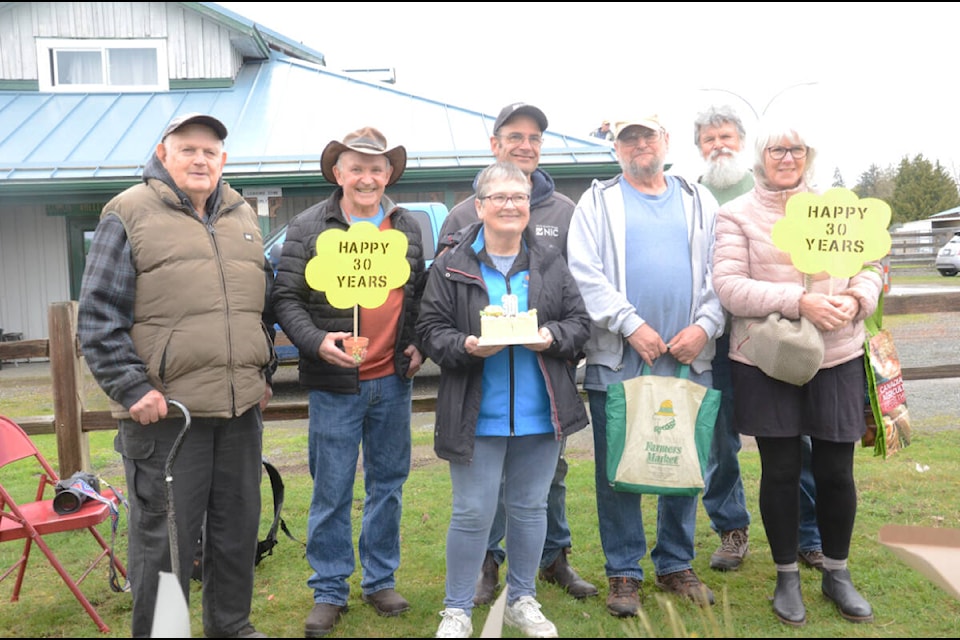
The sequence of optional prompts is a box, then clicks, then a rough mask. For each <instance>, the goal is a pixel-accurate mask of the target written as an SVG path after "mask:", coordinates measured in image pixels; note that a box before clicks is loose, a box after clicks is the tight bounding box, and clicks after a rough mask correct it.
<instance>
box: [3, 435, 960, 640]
mask: <svg viewBox="0 0 960 640" xmlns="http://www.w3.org/2000/svg"><path fill="white" fill-rule="evenodd" d="M952 420H953V422H952V424H953V425H954V429H951V430H938V429H939V428H938V429H924V425H914V430H915V435H914V440H913V443H912V444H911V446H910V447H908V448H907V449H906V450H904V451H903V452H901V453H898V454H896V455H895V456H894V457H892V458H890V459H887V460H884V459H881V458H876V457H874V456H873V455H872V450H869V449H858V450H857V455H856V475H857V479H858V487H859V492H860V504H859V511H858V516H857V525H856V529H855V531H854V539H853V548H852V551H851V556H850V568H851V571H852V574H853V577H854V580H855V582H856V584H857V586H858V587H859V589H860V590H861V592H862V593H863V594H864V595H865V596H866V597H867V598H868V599H869V600H870V602H871V603H872V605H873V608H874V612H875V617H876V621H875V622H874V623H873V624H863V625H857V624H853V623H850V622H847V621H845V620H843V619H842V618H841V617H840V616H839V614H838V613H837V612H836V610H835V608H834V606H833V605H832V604H831V603H829V602H828V601H826V600H825V599H824V598H823V597H822V596H821V595H820V585H819V573H817V572H816V571H813V570H810V569H803V570H802V579H803V591H804V600H805V603H806V606H807V617H808V622H807V625H806V626H805V627H802V628H799V629H798V628H793V627H788V626H785V625H783V624H780V623H779V622H777V621H776V619H775V618H774V616H773V613H772V612H771V608H770V602H769V599H770V597H771V596H772V593H773V586H774V581H775V574H774V567H773V564H772V560H771V558H770V554H769V550H768V548H767V544H766V538H765V536H764V531H763V526H762V524H761V521H760V514H759V510H758V508H757V492H758V483H759V473H760V470H759V456H758V454H757V453H756V452H755V451H750V450H744V451H743V452H742V453H741V463H742V466H743V476H744V482H745V485H746V488H747V495H748V500H749V503H750V508H751V511H752V513H753V524H752V526H751V528H750V534H751V535H750V544H751V554H750V556H749V557H748V558H747V560H746V561H745V563H744V566H743V568H742V569H741V570H740V571H737V572H730V573H718V572H714V571H712V570H711V569H709V567H708V564H709V558H710V554H711V553H712V552H713V551H714V549H715V548H716V546H717V543H718V538H717V536H716V535H715V534H714V533H712V532H711V531H710V528H709V523H708V520H707V518H706V514H705V513H704V511H703V509H702V508H701V509H700V513H699V521H698V529H697V538H696V544H697V553H698V555H697V558H696V559H695V561H694V568H695V570H696V571H697V573H698V574H699V575H700V576H701V578H702V579H703V580H704V581H705V582H706V583H707V584H708V585H709V586H710V587H711V588H712V589H713V590H714V592H715V593H716V596H717V605H716V606H715V607H713V608H711V609H709V610H706V611H704V610H701V609H700V608H698V607H696V606H694V605H693V604H691V603H687V602H677V601H673V600H671V599H670V598H666V597H664V596H663V595H662V594H659V593H658V592H657V590H656V588H655V587H654V586H653V583H652V574H653V568H652V565H651V564H650V561H649V558H648V557H647V558H645V559H644V560H643V563H642V565H643V568H644V570H645V571H646V573H647V579H646V580H645V583H644V588H645V591H646V594H647V595H646V601H645V605H644V610H645V615H644V617H642V618H638V619H633V620H621V619H617V618H613V617H612V616H610V615H609V614H608V613H607V612H606V609H605V597H606V593H607V589H606V580H605V578H604V572H603V553H602V550H601V548H600V540H599V537H598V534H597V516H596V508H595V499H594V475H593V461H592V459H591V458H590V457H588V455H587V454H584V453H582V452H581V453H574V454H573V455H572V457H571V460H570V472H569V475H568V478H567V486H568V494H567V511H568V518H569V521H570V525H571V527H572V529H573V541H574V549H573V554H572V556H571V562H572V564H573V565H574V566H575V567H576V569H577V570H578V571H579V572H580V573H581V575H582V576H583V577H584V578H586V579H588V580H590V581H592V582H594V583H595V584H597V585H598V586H599V587H600V596H599V597H595V598H590V599H587V600H585V601H576V600H574V599H572V598H570V597H569V596H567V595H566V594H565V593H563V592H562V591H561V590H560V589H559V588H557V587H555V586H553V585H546V584H541V585H539V594H538V597H539V599H540V601H541V602H542V604H543V611H544V613H545V615H546V616H547V617H548V618H550V619H551V620H553V621H554V623H555V624H556V625H557V627H558V629H559V632H560V635H561V636H562V637H589V638H597V637H644V636H646V637H669V636H674V637H676V636H684V637H735V636H736V637H763V638H768V637H784V638H792V637H808V636H815V637H888V638H903V637H924V638H932V637H942V638H947V637H950V638H955V637H958V636H960V603H958V601H957V600H955V599H954V598H953V597H951V596H950V595H949V594H947V592H946V591H944V590H943V589H941V588H940V587H938V586H936V585H935V584H934V583H933V582H931V581H930V580H929V579H927V578H926V577H924V576H922V575H921V574H920V573H918V572H917V571H915V570H913V569H911V568H910V567H908V566H907V565H906V564H904V563H903V562H902V561H900V560H899V559H898V558H897V557H896V556H895V555H894V554H893V553H892V552H891V551H890V550H889V549H887V548H885V547H884V546H882V545H881V544H880V543H879V542H878V540H877V532H878V530H879V529H880V527H882V526H883V525H884V524H887V523H896V524H904V525H916V526H924V527H947V528H960V503H958V501H957V487H958V486H960V465H958V464H957V456H956V452H957V450H958V449H960V430H956V429H955V426H956V418H955V416H954V417H952ZM942 423H943V420H938V421H937V424H938V425H939V424H942ZM112 438H113V433H112V432H94V433H91V434H90V442H91V452H92V457H93V464H94V467H95V469H96V470H97V471H98V472H99V473H100V474H101V475H103V477H104V478H105V479H106V480H107V481H108V482H110V483H111V484H114V485H116V486H118V487H121V488H123V477H122V472H121V470H120V466H119V463H118V459H117V454H115V453H114V452H113V448H112ZM35 441H36V442H37V443H38V444H39V446H40V447H41V449H42V451H43V452H44V454H45V455H46V456H47V457H48V458H49V459H52V460H55V459H56V456H55V450H54V447H55V446H56V443H55V438H54V436H52V435H50V436H36V437H35ZM264 441H265V446H264V451H265V455H266V456H267V457H268V458H270V459H271V460H272V461H274V463H275V464H278V466H279V467H280V468H281V472H282V473H283V478H284V482H285V485H286V502H285V505H284V511H283V517H284V518H285V520H286V522H287V524H288V525H289V527H290V529H291V531H292V532H293V534H294V535H295V536H296V537H298V538H300V539H301V540H302V539H304V536H305V530H306V516H307V505H308V503H309V495H310V491H311V481H310V478H309V475H308V473H306V471H305V458H304V452H305V451H306V429H305V427H300V428H298V427H296V426H294V427H290V426H286V427H285V428H281V427H280V426H279V424H278V423H268V425H267V428H266V432H265V438H264ZM431 442H432V432H431V430H430V428H429V426H420V427H417V428H416V429H415V430H414V443H415V448H416V449H418V450H419V451H420V453H421V455H422V454H423V452H424V451H426V452H428V453H429V447H430V446H431ZM418 460H419V462H418V463H417V464H416V465H415V468H414V470H413V471H412V473H411V476H410V479H409V481H408V482H407V484H406V487H405V490H404V515H403V523H402V550H403V561H402V565H401V567H400V570H399V572H398V574H397V586H398V590H399V591H401V593H403V594H404V595H405V596H406V597H407V598H408V599H409V600H410V602H411V604H412V608H411V610H410V611H409V612H407V613H404V614H403V615H401V616H399V617H397V618H382V617H379V616H377V615H376V614H375V612H374V611H373V609H372V607H370V606H369V605H366V604H364V603H362V602H361V600H360V589H359V573H357V574H355V575H354V576H353V577H352V579H351V585H352V591H351V596H350V603H349V606H350V610H349V612H348V613H347V614H346V615H345V616H344V618H343V620H342V622H341V623H340V624H339V625H338V626H337V627H336V629H335V631H334V633H332V634H331V636H330V637H333V638H351V637H353V638H356V637H410V638H415V637H430V636H432V635H433V634H434V632H435V631H436V628H437V625H438V624H439V622H440V618H439V616H438V615H437V614H438V612H439V611H440V610H441V609H442V608H443V604H442V603H443V594H444V575H445V554H444V543H445V538H446V528H447V523H448V520H449V514H450V483H449V477H448V472H447V466H446V464H445V463H442V462H438V461H435V460H432V459H429V455H422V457H420V458H418ZM918 464H919V465H921V468H923V467H929V469H928V470H926V471H924V472H922V473H921V472H919V471H918V470H917V465H918ZM3 482H4V484H5V485H7V484H10V485H13V486H14V487H17V488H19V489H25V488H26V487H28V486H31V487H32V486H35V478H32V477H28V476H25V475H22V474H16V473H8V472H7V470H5V472H4V478H3ZM262 491H263V496H262V498H263V504H264V505H265V509H264V517H263V520H262V530H261V535H264V534H265V533H266V529H267V528H268V527H269V524H270V511H271V508H270V505H272V496H271V493H270V483H269V480H267V479H264V482H263V486H262ZM362 499H363V492H362V481H361V479H360V477H359V476H358V480H357V486H356V499H355V506H356V508H355V511H354V519H355V531H354V533H355V535H356V534H357V533H359V518H360V509H361V505H362ZM655 504H656V500H655V498H654V497H650V496H646V497H644V499H643V509H644V515H645V524H646V529H647V534H648V540H650V542H651V545H652V543H653V525H654V522H655V511H654V508H655ZM124 527H125V518H121V535H120V536H119V539H118V543H117V550H118V552H119V553H120V554H121V557H125V535H123V531H124ZM102 529H103V531H104V533H105V534H107V535H109V527H108V526H106V525H104V526H103V527H102ZM58 538H62V539H58ZM51 542H53V543H55V544H54V546H55V549H56V552H57V553H58V554H62V558H64V559H66V560H67V561H68V562H69V563H70V565H71V567H72V568H73V569H74V570H75V571H79V570H80V569H79V562H80V560H81V557H82V556H85V555H88V554H89V553H90V552H91V551H92V549H93V547H92V545H91V543H90V541H88V539H87V538H86V537H84V536H80V535H78V534H69V535H61V536H55V537H54V538H52V539H51ZM18 551H19V544H14V543H7V544H4V545H0V567H4V568H5V567H6V566H8V565H9V564H10V563H11V562H13V560H14V559H15V557H16V555H17V553H18ZM358 571H359V568H358ZM256 572H257V583H256V590H255V594H254V601H253V622H254V624H255V625H256V626H257V628H258V629H260V630H262V631H264V632H266V633H267V634H269V635H270V636H272V637H301V634H302V633H303V622H304V619H305V618H306V615H307V613H308V612H309V610H310V608H311V606H312V604H313V602H312V593H311V591H310V590H309V589H308V588H307V587H306V584H305V583H306V580H307V578H308V577H309V576H310V573H311V570H310V568H309V566H308V565H307V562H306V560H305V559H304V550H303V547H301V546H300V545H299V544H298V543H297V542H294V541H292V540H290V539H288V538H286V537H285V536H283V534H281V535H280V542H279V544H278V545H277V547H276V548H275V549H274V553H273V555H272V556H269V557H267V558H265V559H264V560H263V562H262V563H261V564H260V566H259V567H258V568H257V570H256ZM74 575H76V573H74ZM107 577H108V576H107V571H106V568H105V567H103V568H100V569H98V570H96V571H94V573H92V574H91V575H90V576H89V577H88V578H87V580H86V582H84V584H83V585H82V588H83V590H84V592H85V593H87V594H88V596H89V597H90V598H91V599H92V600H93V601H94V603H95V604H96V606H97V607H98V610H99V611H100V613H101V615H102V616H103V617H104V619H105V620H106V621H107V623H108V624H109V625H110V627H111V631H110V633H109V634H100V633H98V631H97V629H96V627H95V625H94V624H93V622H92V621H91V620H90V618H89V617H88V616H87V615H86V613H85V612H84V611H83V609H82V608H81V607H80V605H79V604H78V603H77V601H76V600H75V599H74V598H73V596H72V595H71V594H70V592H69V591H68V590H67V589H66V588H65V587H64V585H63V583H62V582H61V581H60V579H59V577H58V576H57V575H56V574H55V573H54V572H53V571H52V570H51V569H50V567H49V566H48V565H47V564H46V562H45V560H44V558H43V556H42V555H41V554H40V553H39V552H38V551H37V550H34V553H33V554H32V556H31V562H30V567H29V570H28V572H27V577H26V581H25V584H24V591H23V594H22V597H21V599H20V601H19V602H16V603H11V602H9V598H10V593H11V592H12V588H13V585H12V582H13V578H12V577H11V578H10V579H8V580H6V581H4V582H3V583H0V585H2V586H0V629H2V631H0V635H3V636H7V637H23V638H26V637H126V636H128V635H129V617H130V596H129V595H128V594H117V593H113V592H111V591H110V589H109V587H108V581H107ZM502 579H503V572H501V580H502ZM199 589H200V585H199V583H194V590H193V594H192V598H191V600H192V603H191V613H192V625H193V632H194V635H196V636H198V637H199V636H202V632H203V631H202V624H201V623H200V592H199ZM487 612H488V607H480V608H478V609H477V610H475V611H474V629H475V631H474V636H475V637H479V634H480V629H481V628H482V626H483V622H484V620H485V618H486V615H487ZM504 637H519V636H518V634H517V633H516V632H515V630H513V629H511V628H509V627H506V628H504Z"/></svg>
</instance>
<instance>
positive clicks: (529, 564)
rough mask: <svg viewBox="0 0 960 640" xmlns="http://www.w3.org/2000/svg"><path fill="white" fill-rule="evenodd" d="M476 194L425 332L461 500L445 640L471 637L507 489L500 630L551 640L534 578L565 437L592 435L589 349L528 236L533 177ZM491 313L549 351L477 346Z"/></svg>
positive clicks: (425, 310) (436, 270) (553, 254)
mask: <svg viewBox="0 0 960 640" xmlns="http://www.w3.org/2000/svg"><path fill="white" fill-rule="evenodd" d="M476 193H477V197H476V201H475V205H476V207H477V213H478V217H479V222H476V223H474V224H473V225H472V226H470V227H468V228H467V229H466V230H464V235H463V239H462V241H461V242H460V244H458V245H457V246H456V247H454V248H452V249H450V250H448V251H446V252H445V253H443V254H442V255H441V256H440V257H439V258H437V259H436V261H435V262H434V263H433V265H432V267H431V269H430V274H429V277H428V280H427V285H426V290H425V291H424V294H423V299H422V301H421V307H420V317H419V321H418V322H417V333H418V334H419V337H420V341H421V347H422V349H423V350H424V352H425V353H426V354H427V356H428V357H429V358H431V359H432V360H433V361H434V362H436V363H437V364H438V365H439V367H440V386H439V390H438V392H437V412H436V426H435V431H434V449H435V451H436V453H437V455H438V456H439V457H440V458H443V459H444V460H447V461H449V463H450V478H451V485H452V489H453V512H452V515H451V519H450V526H449V529H448V531H447V579H446V597H445V598H444V606H445V609H444V610H443V611H442V612H441V613H440V615H441V617H442V620H441V623H440V628H439V630H438V631H437V637H438V638H439V637H446V638H458V637H469V636H470V634H471V633H472V630H473V626H472V624H471V621H470V616H471V612H472V610H473V596H474V590H475V586H476V580H477V575H478V574H479V573H480V567H481V564H482V563H483V559H484V556H485V554H486V548H487V536H488V532H489V529H490V525H491V524H492V522H493V518H494V514H495V512H496V508H497V500H498V494H499V488H500V481H501V478H503V479H504V504H505V507H506V513H507V528H508V530H509V532H510V534H509V536H508V537H507V541H506V546H507V557H508V558H509V566H508V571H507V579H506V582H507V586H508V587H509V589H508V593H507V608H506V611H505V613H504V621H505V622H506V623H507V624H508V625H510V626H513V627H517V628H519V629H520V630H521V631H522V632H523V633H524V634H525V635H527V636H531V637H541V638H547V637H556V636H557V630H556V627H554V625H553V623H551V622H550V621H549V620H547V619H546V618H545V617H544V616H543V614H542V613H541V612H540V603H539V602H537V600H536V577H537V570H538V567H539V562H540V555H541V552H542V549H543V541H544V537H545V535H546V509H547V492H548V490H549V488H550V481H551V479H552V477H553V473H554V470H555V469H556V460H557V456H558V454H559V447H560V436H561V435H563V436H568V435H570V434H572V433H575V432H576V431H579V430H580V429H583V428H584V427H586V426H587V423H588V420H587V413H586V410H585V408H584V405H583V402H582V400H581V398H580V395H579V393H578V391H577V385H576V380H575V371H574V368H573V367H572V366H571V363H575V362H576V361H577V359H578V357H579V354H580V351H581V349H582V347H583V345H584V343H585V342H586V340H587V338H588V337H589V334H590V318H589V316H588V315H587V312H586V308H585V307H584V303H583V299H582V298H581V296H580V292H579V289H578V288H577V285H576V283H575V282H574V280H573V278H572V276H571V275H570V272H569V270H568V269H567V266H566V262H565V260H564V259H563V256H562V255H561V253H560V250H559V249H558V248H556V247H553V246H549V245H546V244H538V243H537V240H536V238H535V237H534V235H533V234H532V233H530V232H528V230H527V224H528V222H529V221H530V181H529V180H528V179H527V177H526V175H525V174H524V173H523V172H522V171H521V170H520V169H519V168H518V167H517V166H516V165H513V164H509V163H499V162H498V163H495V164H492V165H490V166H489V167H487V168H486V169H484V170H483V171H482V172H481V173H480V175H479V176H478V178H477V185H476ZM491 305H492V306H494V307H500V308H499V309H490V308H488V306H491ZM482 312H485V313H491V312H493V313H497V312H499V313H501V314H502V315H504V316H507V317H510V316H511V315H512V316H521V315H522V316H526V317H528V318H529V317H530V316H533V317H535V318H536V320H537V322H538V324H539V329H538V332H537V335H539V338H540V341H538V342H535V341H533V340H532V339H531V335H529V334H524V335H516V336H514V338H513V339H511V338H509V337H507V338H504V337H502V336H501V337H499V338H497V339H495V340H490V339H487V340H481V336H480V334H481V330H480V326H481V313H482ZM508 342H513V343H514V344H505V343H508ZM487 343H496V344H487Z"/></svg>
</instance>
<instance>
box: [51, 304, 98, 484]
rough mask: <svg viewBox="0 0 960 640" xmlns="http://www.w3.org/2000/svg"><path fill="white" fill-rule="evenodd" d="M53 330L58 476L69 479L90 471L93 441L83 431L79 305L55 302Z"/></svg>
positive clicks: (54, 420) (52, 366) (52, 364)
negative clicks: (78, 331) (78, 336)
mask: <svg viewBox="0 0 960 640" xmlns="http://www.w3.org/2000/svg"><path fill="white" fill-rule="evenodd" d="M47 317H48V325H49V330H50V373H51V376H52V379H53V422H54V424H53V426H54V429H55V431H56V434H57V457H58V459H59V466H60V468H59V469H58V473H59V474H60V476H61V477H63V478H68V477H70V476H71V475H73V474H74V473H76V472H77V471H85V470H86V471H89V470H90V468H91V464H90V441H89V438H88V437H87V434H86V433H84V431H83V423H82V414H83V399H82V397H81V394H80V342H79V339H78V338H77V303H76V302H74V301H69V302H55V303H53V304H51V305H50V309H49V310H48V312H47Z"/></svg>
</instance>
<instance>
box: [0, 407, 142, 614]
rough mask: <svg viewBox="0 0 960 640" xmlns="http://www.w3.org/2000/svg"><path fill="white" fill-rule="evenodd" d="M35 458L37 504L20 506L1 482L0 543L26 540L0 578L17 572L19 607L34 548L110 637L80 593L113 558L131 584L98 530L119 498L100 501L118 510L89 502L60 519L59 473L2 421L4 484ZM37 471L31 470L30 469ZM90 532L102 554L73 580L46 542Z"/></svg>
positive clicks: (106, 494) (0, 458)
mask: <svg viewBox="0 0 960 640" xmlns="http://www.w3.org/2000/svg"><path fill="white" fill-rule="evenodd" d="M31 457H32V458H34V459H35V462H36V466H37V472H38V473H39V476H40V480H39V483H38V486H37V494H36V498H35V500H34V501H33V502H21V503H17V502H16V501H14V499H13V498H12V497H11V496H10V493H9V492H8V490H7V488H5V487H4V486H3V483H2V482H0V543H4V542H11V541H14V540H23V541H24V544H23V553H21V554H20V558H19V559H18V560H17V561H16V562H14V563H13V565H12V566H10V568H8V569H7V570H5V571H4V572H3V574H2V575H0V582H2V581H3V580H5V579H6V578H7V577H8V576H9V575H11V574H12V573H13V572H14V570H17V580H16V584H15V585H14V587H13V597H12V598H11V599H10V601H11V602H16V601H17V600H19V598H20V588H21V587H22V586H23V578H24V574H25V573H26V570H27V561H28V560H29V559H30V551H31V549H32V547H33V545H34V544H35V545H36V546H37V547H38V548H39V549H40V550H41V551H42V552H43V555H45V556H46V557H47V560H48V561H49V562H50V565H51V566H52V567H53V568H54V569H55V570H56V572H57V573H58V574H60V577H61V578H63V581H64V582H65V583H66V585H67V587H68V588H69V589H70V591H71V592H72V593H73V595H74V596H75V597H76V598H77V600H79V601H80V604H81V605H83V608H84V609H86V611H87V613H88V614H89V615H90V617H91V618H92V619H93V621H94V622H95V623H96V625H97V627H99V629H100V631H102V632H104V633H108V632H109V631H110V628H109V627H108V626H107V625H106V623H105V622H104V621H103V618H101V617H100V614H98V613H97V610H96V609H95V608H94V606H93V605H92V604H91V603H90V601H89V600H88V599H87V597H86V596H84V595H83V593H82V592H81V591H80V586H79V585H80V583H81V582H83V580H84V578H86V577H87V576H88V575H89V574H90V572H91V571H92V570H93V569H94V567H96V566H97V565H98V564H99V563H100V561H101V560H103V559H104V558H110V561H111V562H112V563H113V566H114V567H116V570H117V571H119V572H120V574H121V575H123V576H124V578H126V575H127V572H126V569H125V568H124V567H123V565H122V564H121V563H120V562H119V560H117V558H116V557H115V556H114V554H113V550H112V549H111V547H110V545H109V544H108V543H107V541H106V540H105V539H104V537H103V536H102V535H100V532H99V531H98V530H97V529H96V526H97V525H99V524H100V523H101V522H103V521H104V520H106V519H107V518H110V517H111V515H113V514H114V513H116V511H117V509H118V508H119V505H118V498H117V496H116V494H115V493H114V492H113V491H110V490H105V491H102V492H101V495H103V496H104V497H106V498H107V499H109V500H110V501H112V502H113V507H115V508H111V505H109V504H106V503H104V502H100V501H98V500H92V499H90V500H85V501H84V502H83V504H82V505H81V506H80V508H79V509H78V510H76V511H74V512H73V513H67V514H63V515H61V514H58V513H57V512H56V511H54V509H53V493H54V492H53V487H54V486H55V485H56V484H57V482H58V481H59V477H58V476H57V473H56V472H55V471H54V470H53V467H51V466H50V464H49V463H48V462H47V461H46V459H44V457H43V456H42V455H41V454H40V452H39V451H37V448H36V446H34V444H33V441H31V440H30V437H29V436H28V435H27V434H26V433H25V432H24V431H23V429H22V428H20V425H18V424H17V423H15V422H14V421H12V420H10V419H9V418H5V417H3V416H0V478H2V477H3V473H2V471H3V469H4V467H6V466H7V465H9V464H11V463H13V462H17V461H19V460H24V459H27V458H31ZM31 466H32V465H31ZM48 487H49V488H50V492H49V493H50V498H49V499H45V498H44V493H45V492H46V490H47V488H48ZM82 529H86V530H87V531H89V532H90V534H91V535H92V536H93V537H94V539H95V540H96V541H97V544H99V545H100V551H99V553H98V554H97V557H96V558H95V559H94V560H93V562H92V563H91V564H90V565H89V566H88V567H87V569H86V570H85V571H84V572H83V574H82V575H81V576H80V577H79V578H78V579H76V580H74V579H73V578H71V577H70V575H69V574H68V573H67V571H66V569H65V568H64V566H63V564H62V563H61V562H60V560H59V559H57V556H56V555H55V554H54V553H53V551H52V550H51V548H50V546H49V545H48V544H47V543H46V541H45V540H44V536H50V535H53V534H55V533H64V532H67V531H78V530H82Z"/></svg>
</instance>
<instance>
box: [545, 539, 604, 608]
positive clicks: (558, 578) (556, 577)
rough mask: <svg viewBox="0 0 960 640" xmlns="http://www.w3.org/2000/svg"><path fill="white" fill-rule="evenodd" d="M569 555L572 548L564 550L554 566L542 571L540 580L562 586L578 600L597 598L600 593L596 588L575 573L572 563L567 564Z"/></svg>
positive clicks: (554, 562) (558, 555)
mask: <svg viewBox="0 0 960 640" xmlns="http://www.w3.org/2000/svg"><path fill="white" fill-rule="evenodd" d="M569 554H570V547H567V548H565V549H563V550H562V551H561V552H560V553H559V554H557V559H556V560H554V561H553V564H551V565H550V566H549V567H547V568H546V569H541V570H540V579H541V580H543V581H544V582H552V583H553V584H558V585H560V586H561V587H563V588H564V589H566V591H567V593H569V594H570V595H572V596H573V597H574V598H577V599H578V600H582V599H584V598H589V597H590V596H595V595H597V594H598V593H600V591H599V590H598V589H597V588H596V587H595V586H593V585H592V584H590V583H589V582H587V581H586V580H584V579H583V578H581V577H580V576H579V575H577V572H576V571H574V569H573V567H571V566H570V563H568V562H567V556H568V555H569Z"/></svg>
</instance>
